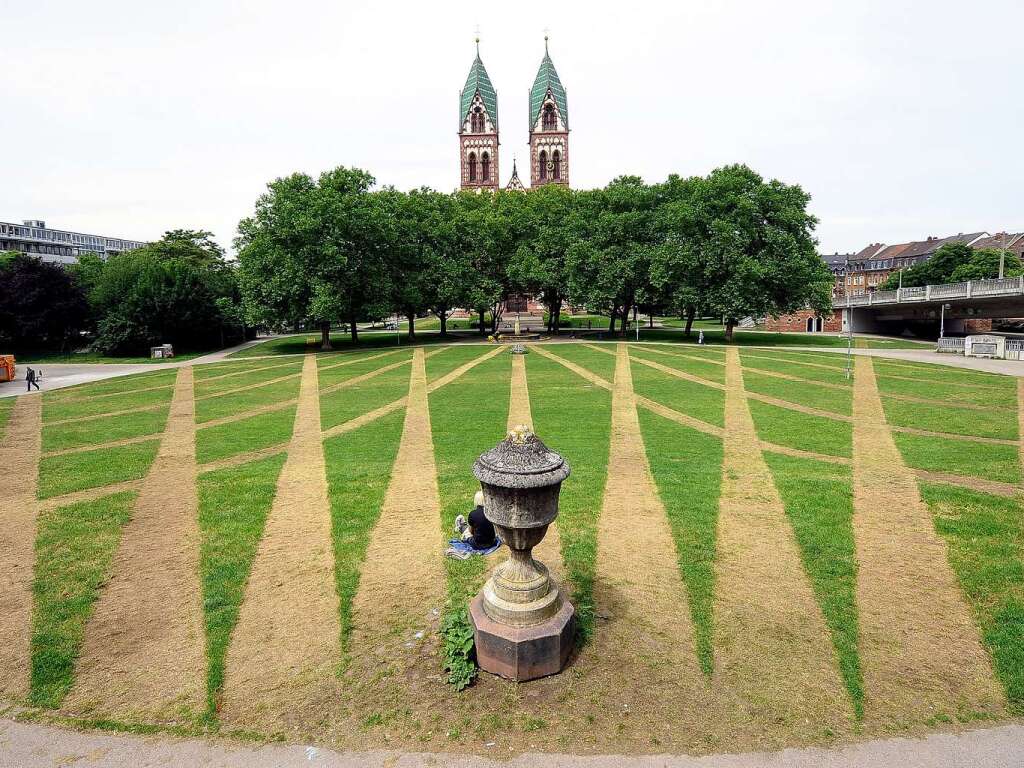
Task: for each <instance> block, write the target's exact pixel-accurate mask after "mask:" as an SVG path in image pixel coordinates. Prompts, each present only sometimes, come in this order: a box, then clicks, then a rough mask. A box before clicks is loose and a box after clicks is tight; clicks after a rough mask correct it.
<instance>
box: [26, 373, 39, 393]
mask: <svg viewBox="0 0 1024 768" xmlns="http://www.w3.org/2000/svg"><path fill="white" fill-rule="evenodd" d="M32 387H35V388H36V389H39V383H38V382H37V381H36V372H35V371H34V370H32V369H31V368H29V369H28V370H27V371H26V372H25V389H26V391H27V392H31V391H32Z"/></svg>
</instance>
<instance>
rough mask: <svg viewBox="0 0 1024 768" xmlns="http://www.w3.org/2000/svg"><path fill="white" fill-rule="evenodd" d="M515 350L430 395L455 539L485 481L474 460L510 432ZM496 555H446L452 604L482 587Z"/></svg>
mask: <svg viewBox="0 0 1024 768" xmlns="http://www.w3.org/2000/svg"><path fill="white" fill-rule="evenodd" d="M509 357H510V355H509V354H508V353H507V352H506V353H504V354H500V355H497V356H495V357H493V358H491V359H490V360H487V361H486V362H483V363H480V365H478V366H477V367H476V368H474V369H473V372H472V374H470V375H469V376H467V377H465V378H463V379H462V380H461V381H460V382H459V383H458V384H457V385H455V386H451V387H445V388H444V389H441V390H438V391H437V392H434V393H433V394H431V395H430V398H429V400H430V424H431V429H432V430H433V434H434V461H435V462H436V466H437V490H438V494H439V498H440V501H441V516H440V520H439V521H438V523H439V525H440V526H441V530H442V533H443V535H445V536H446V537H447V538H451V537H452V536H453V535H454V534H452V526H453V525H454V523H455V517H456V515H459V514H466V515H468V514H469V511H470V510H471V509H472V508H473V495H474V494H475V493H476V491H477V490H479V488H480V483H479V481H477V479H476V478H475V477H473V462H475V461H476V459H477V457H478V456H479V455H480V454H481V453H483V452H484V451H488V450H490V449H491V448H493V447H494V446H495V445H497V444H498V442H499V441H501V440H502V439H503V438H504V437H505V433H506V423H507V421H508V405H509V391H510V381H511V373H512V372H511V364H510V360H509ZM494 560H495V558H483V557H473V558H470V559H468V560H454V559H451V558H446V559H445V572H446V576H447V592H448V599H449V601H450V603H451V604H452V605H453V606H455V607H462V606H464V605H465V603H466V602H467V601H468V600H469V598H470V597H472V595H473V594H475V593H476V591H477V590H478V589H479V588H480V586H481V583H482V577H483V574H484V573H485V571H486V570H487V568H488V567H491V566H493V565H494V564H495V563H494Z"/></svg>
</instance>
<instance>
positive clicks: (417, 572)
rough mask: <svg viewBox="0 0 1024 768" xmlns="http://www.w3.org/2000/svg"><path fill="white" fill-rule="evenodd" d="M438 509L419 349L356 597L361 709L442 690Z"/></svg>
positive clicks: (352, 667)
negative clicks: (400, 430)
mask: <svg viewBox="0 0 1024 768" xmlns="http://www.w3.org/2000/svg"><path fill="white" fill-rule="evenodd" d="M499 351H500V350H499ZM440 515H441V502H440V498H439V495H438V488H437V468H436V466H435V463H434V441H433V435H432V432H431V425H430V409H429V405H428V402H427V377H426V366H425V364H424V353H423V350H422V349H417V350H416V352H415V354H414V356H413V359H412V371H411V375H410V380H409V395H408V398H407V406H406V411H405V424H404V426H403V428H402V439H401V442H400V443H399V446H398V455H397V456H396V458H395V463H394V468H393V470H392V474H391V481H390V483H389V484H388V489H387V493H386V494H385V497H384V502H383V504H382V506H381V512H380V517H379V518H378V520H377V524H376V525H375V526H374V529H373V534H372V536H371V538H370V544H369V546H368V548H367V551H366V558H365V561H364V565H363V570H362V574H361V576H360V580H359V589H358V591H357V592H356V595H355V598H354V599H353V601H352V637H351V643H350V651H351V656H350V659H349V670H348V673H349V674H348V675H347V676H346V681H347V682H349V683H351V685H352V691H351V693H352V694H353V695H354V696H356V697H357V698H358V699H359V700H361V701H362V704H361V708H362V707H366V709H365V710H363V711H364V712H374V711H380V710H382V709H389V708H392V707H394V708H397V707H401V706H403V703H408V702H410V701H423V700H424V699H425V698H426V699H428V700H429V699H430V698H433V697H435V696H437V695H438V694H440V693H442V692H443V688H444V683H443V682H441V678H440V675H439V672H440V669H439V665H438V659H437V655H436V652H437V644H436V639H437V638H436V632H437V625H438V621H439V618H440V612H441V609H442V607H443V604H444V584H445V575H444V565H443V561H442V552H443V546H442V544H443V541H442V536H441V528H440Z"/></svg>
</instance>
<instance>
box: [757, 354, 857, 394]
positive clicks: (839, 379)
mask: <svg viewBox="0 0 1024 768" xmlns="http://www.w3.org/2000/svg"><path fill="white" fill-rule="evenodd" d="M740 356H741V359H742V361H743V367H744V368H757V369H760V370H762V371H771V372H772V373H784V374H787V375H789V376H795V377H798V378H799V379H801V380H803V381H819V382H825V383H826V384H834V385H839V386H849V385H850V382H849V381H848V380H847V379H846V376H845V374H844V372H843V369H842V368H841V367H838V368H837V367H833V366H824V367H818V366H813V367H812V366H808V365H806V364H804V363H801V362H796V361H792V360H782V359H779V358H776V357H768V356H764V355H750V354H747V353H744V352H742V351H741V352H740Z"/></svg>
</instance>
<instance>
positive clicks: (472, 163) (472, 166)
mask: <svg viewBox="0 0 1024 768" xmlns="http://www.w3.org/2000/svg"><path fill="white" fill-rule="evenodd" d="M469 180H470V181H476V152H470V153H469Z"/></svg>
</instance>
